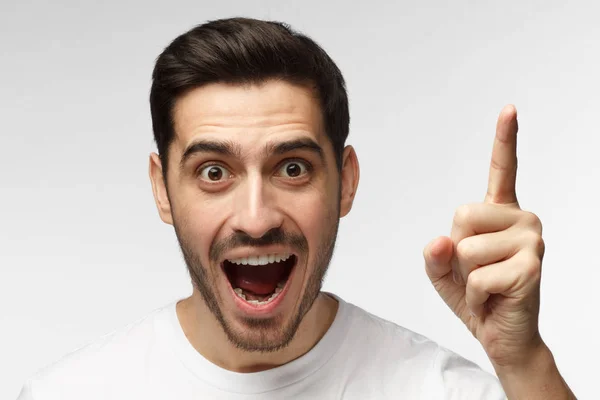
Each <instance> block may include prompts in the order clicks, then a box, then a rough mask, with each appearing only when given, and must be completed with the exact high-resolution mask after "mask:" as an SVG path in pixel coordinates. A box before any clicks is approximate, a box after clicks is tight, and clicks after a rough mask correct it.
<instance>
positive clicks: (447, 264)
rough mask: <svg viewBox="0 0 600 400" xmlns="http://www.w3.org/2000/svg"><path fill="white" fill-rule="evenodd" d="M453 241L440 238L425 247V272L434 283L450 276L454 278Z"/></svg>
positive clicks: (444, 237) (443, 237) (447, 238)
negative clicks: (452, 274)
mask: <svg viewBox="0 0 600 400" xmlns="http://www.w3.org/2000/svg"><path fill="white" fill-rule="evenodd" d="M453 252H454V250H453V244H452V239H450V238H449V237H447V236H440V237H438V238H436V239H434V240H432V241H431V242H429V244H428V245H427V246H425V250H423V257H424V258H425V271H426V272H427V275H428V276H429V279H431V282H432V283H435V282H437V281H439V280H440V279H442V278H444V277H446V276H450V278H452V276H451V273H452V264H451V259H452V254H453Z"/></svg>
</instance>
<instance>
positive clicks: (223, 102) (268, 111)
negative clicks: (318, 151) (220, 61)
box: [173, 80, 325, 151]
mask: <svg viewBox="0 0 600 400" xmlns="http://www.w3.org/2000/svg"><path fill="white" fill-rule="evenodd" d="M173 122H174V128H175V135H176V137H175V140H174V142H173V145H174V147H175V150H176V149H179V151H182V150H183V149H184V148H185V147H186V146H187V144H188V143H190V142H192V141H194V140H195V139H197V138H199V137H203V138H207V137H210V138H211V139H216V140H230V141H235V142H238V143H239V144H240V145H242V146H252V145H253V144H257V145H259V144H261V142H264V141H268V140H272V139H274V138H281V139H286V138H290V137H292V136H298V135H304V136H309V137H311V138H312V139H313V140H315V141H317V142H318V143H323V141H324V139H325V135H324V134H323V129H322V113H321V109H320V105H319V101H318V98H317V96H316V95H315V92H314V91H313V90H312V89H310V88H309V87H305V86H300V85H295V84H291V83H288V82H285V81H281V80H269V81H266V82H265V83H262V84H248V85H240V84H226V83H212V84H208V85H205V86H201V87H198V88H195V89H192V90H190V91H189V92H187V93H186V94H185V95H184V96H182V97H181V98H180V99H178V100H177V102H176V104H175V108H174V110H173ZM176 151H177V150H176Z"/></svg>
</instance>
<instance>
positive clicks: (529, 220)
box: [523, 211, 542, 234]
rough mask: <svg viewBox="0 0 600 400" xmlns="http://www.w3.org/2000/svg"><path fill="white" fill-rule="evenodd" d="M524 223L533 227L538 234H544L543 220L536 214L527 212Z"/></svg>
mask: <svg viewBox="0 0 600 400" xmlns="http://www.w3.org/2000/svg"><path fill="white" fill-rule="evenodd" d="M523 221H524V223H525V224H526V225H527V226H530V227H532V228H533V229H534V230H535V231H536V232H538V233H540V234H541V233H542V220H541V219H540V217H538V216H537V215H536V214H534V213H532V212H530V211H525V214H524V217H523Z"/></svg>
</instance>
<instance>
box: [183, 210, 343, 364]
mask: <svg viewBox="0 0 600 400" xmlns="http://www.w3.org/2000/svg"><path fill="white" fill-rule="evenodd" d="M337 214H338V216H337V218H335V215H331V217H334V218H327V220H328V221H330V223H329V225H328V226H327V227H326V229H325V231H324V234H323V235H322V237H321V239H320V242H319V246H318V248H317V249H316V252H315V260H314V265H313V268H312V273H311V275H310V276H309V277H308V280H307V282H306V287H305V289H304V291H303V293H302V294H301V296H302V298H301V300H300V304H299V306H298V307H297V309H295V310H292V313H293V315H292V316H291V317H290V316H288V315H281V314H280V315H278V316H276V317H273V318H268V319H265V318H250V317H243V318H242V319H241V322H242V323H243V325H244V326H245V327H246V329H241V330H240V329H236V328H235V327H234V326H232V324H231V322H230V316H228V315H225V314H224V313H223V310H222V307H221V304H220V301H219V297H218V296H217V295H216V293H215V292H216V288H217V275H216V274H215V273H214V272H212V271H210V270H208V269H207V268H205V267H204V265H203V264H202V262H201V259H200V254H199V252H198V251H197V249H195V248H194V245H193V244H192V243H193V240H189V238H188V237H187V236H186V235H185V234H184V233H183V232H182V231H181V230H180V229H178V226H179V224H176V223H175V221H173V222H174V223H173V225H174V227H175V234H176V235H177V240H178V242H179V246H180V248H181V252H182V254H183V258H184V260H185V263H186V265H187V269H188V272H189V274H190V278H191V280H192V285H193V286H194V288H195V289H197V290H198V292H199V293H200V295H201V296H202V298H203V300H204V303H205V304H206V306H207V308H208V309H209V310H210V312H211V313H212V314H213V315H214V317H215V318H216V319H217V321H218V322H219V325H220V326H221V328H222V329H223V331H224V333H225V335H226V337H227V339H228V340H229V342H230V343H232V344H233V345H234V346H235V347H236V348H238V349H241V350H244V351H248V352H262V353H268V352H275V351H278V350H281V349H283V348H285V347H286V346H288V345H289V344H290V342H291V341H292V339H293V338H294V336H295V334H296V332H297V330H298V327H299V326H300V323H301V322H302V319H303V318H304V316H305V315H306V313H307V312H308V311H309V310H310V309H311V307H312V305H313V303H314V302H315V300H316V299H317V297H318V296H319V293H320V292H321V288H322V285H323V281H324V279H325V275H326V273H327V269H328V267H329V263H330V261H331V257H332V256H333V250H334V247H335V241H336V237H337V231H338V226H339V211H338V213H337ZM185 225H186V224H185V222H184V223H183V224H182V226H185ZM273 244H280V245H287V246H290V247H291V248H293V249H294V250H295V251H297V252H298V255H303V256H304V257H303V259H305V260H307V259H308V258H307V254H308V241H307V240H306V238H305V237H304V236H303V235H301V234H291V233H286V232H284V231H282V230H281V229H280V228H274V229H271V230H270V231H268V232H267V233H266V234H265V235H263V236H262V237H260V238H258V239H257V238H252V237H250V236H248V235H247V234H245V233H243V232H236V233H234V234H233V235H231V236H229V237H228V238H226V239H223V240H221V241H219V242H215V243H213V244H212V245H211V248H210V250H209V259H210V261H211V263H212V264H213V265H214V264H216V263H217V262H218V260H219V259H221V255H222V254H223V253H224V252H225V251H228V250H231V249H233V248H236V247H240V246H251V247H260V246H267V245H273ZM300 259H301V258H300V257H298V260H300ZM296 267H300V265H299V264H296V266H295V267H294V268H296ZM306 268H307V269H308V270H310V268H308V265H307V266H306Z"/></svg>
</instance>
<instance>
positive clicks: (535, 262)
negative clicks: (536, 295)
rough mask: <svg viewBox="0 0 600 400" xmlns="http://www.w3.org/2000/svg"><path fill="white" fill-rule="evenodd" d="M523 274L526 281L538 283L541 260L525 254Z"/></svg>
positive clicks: (533, 255) (534, 255)
mask: <svg viewBox="0 0 600 400" xmlns="http://www.w3.org/2000/svg"><path fill="white" fill-rule="evenodd" d="M523 272H524V274H525V277H526V278H527V280H534V281H539V280H540V277H541V275H542V260H541V259H540V258H539V257H538V256H537V255H536V254H532V253H527V256H526V257H525V261H524V264H523Z"/></svg>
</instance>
